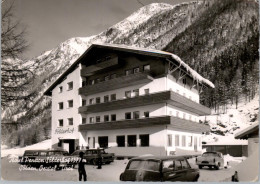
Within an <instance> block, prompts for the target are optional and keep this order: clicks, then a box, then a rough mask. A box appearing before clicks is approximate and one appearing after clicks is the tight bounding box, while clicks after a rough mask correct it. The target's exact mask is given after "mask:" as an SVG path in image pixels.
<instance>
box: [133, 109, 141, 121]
mask: <svg viewBox="0 0 260 184" xmlns="http://www.w3.org/2000/svg"><path fill="white" fill-rule="evenodd" d="M133 117H134V119H139V117H140V112H139V111H135V112H133Z"/></svg>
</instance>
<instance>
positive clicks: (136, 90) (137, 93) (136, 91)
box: [133, 89, 139, 97]
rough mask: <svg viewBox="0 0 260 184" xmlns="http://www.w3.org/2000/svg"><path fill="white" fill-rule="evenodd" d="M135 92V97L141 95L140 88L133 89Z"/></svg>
mask: <svg viewBox="0 0 260 184" xmlns="http://www.w3.org/2000/svg"><path fill="white" fill-rule="evenodd" d="M133 92H134V96H135V97H137V96H139V89H135V90H133Z"/></svg>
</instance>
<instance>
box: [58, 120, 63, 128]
mask: <svg viewBox="0 0 260 184" xmlns="http://www.w3.org/2000/svg"><path fill="white" fill-rule="evenodd" d="M59 127H63V119H59Z"/></svg>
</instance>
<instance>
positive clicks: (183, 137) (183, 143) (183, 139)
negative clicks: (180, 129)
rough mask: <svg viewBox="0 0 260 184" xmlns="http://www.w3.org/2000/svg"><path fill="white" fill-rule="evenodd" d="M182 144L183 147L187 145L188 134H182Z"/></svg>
mask: <svg viewBox="0 0 260 184" xmlns="http://www.w3.org/2000/svg"><path fill="white" fill-rule="evenodd" d="M182 146H183V147H185V146H186V136H185V135H183V136H182Z"/></svg>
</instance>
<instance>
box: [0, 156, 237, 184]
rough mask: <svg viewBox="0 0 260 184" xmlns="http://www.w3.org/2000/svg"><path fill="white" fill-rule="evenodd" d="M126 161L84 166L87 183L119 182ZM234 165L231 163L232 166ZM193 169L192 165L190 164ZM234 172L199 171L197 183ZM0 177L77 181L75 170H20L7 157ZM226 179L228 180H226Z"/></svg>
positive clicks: (221, 178) (27, 179)
mask: <svg viewBox="0 0 260 184" xmlns="http://www.w3.org/2000/svg"><path fill="white" fill-rule="evenodd" d="M127 162H128V161H127V160H115V161H114V162H113V163H111V164H109V165H103V166H102V169H96V166H93V165H86V167H85V168H86V172H87V175H88V181H119V176H120V174H121V173H122V172H123V171H124V169H125V167H126V164H127ZM232 164H233V165H234V164H235V163H231V164H230V165H231V166H232ZM191 165H192V166H193V167H196V166H194V165H193V164H191ZM233 173H234V170H233V169H232V167H231V168H229V169H220V170H214V169H211V170H210V169H208V168H206V167H205V168H203V169H200V178H199V181H216V182H217V181H224V180H226V181H228V180H229V179H230V176H231V175H232V174H233ZM1 176H2V179H3V180H9V181H10V180H11V181H78V171H77V169H72V170H59V171H39V170H37V171H36V170H22V167H21V165H20V164H18V163H10V159H8V158H7V157H3V158H1ZM226 178H228V179H226ZM229 181H230V180H229Z"/></svg>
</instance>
